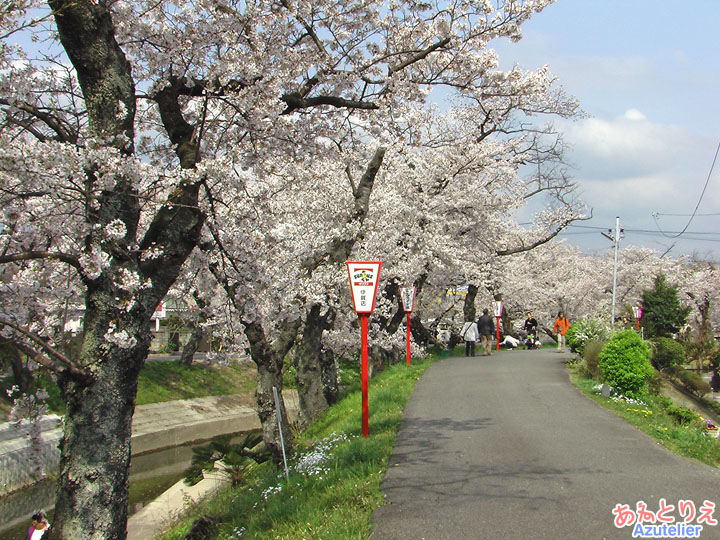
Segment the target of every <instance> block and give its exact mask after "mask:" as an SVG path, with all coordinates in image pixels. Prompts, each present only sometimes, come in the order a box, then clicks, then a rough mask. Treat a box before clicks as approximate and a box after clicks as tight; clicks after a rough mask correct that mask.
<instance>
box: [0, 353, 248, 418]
mask: <svg viewBox="0 0 720 540" xmlns="http://www.w3.org/2000/svg"><path fill="white" fill-rule="evenodd" d="M256 381H257V370H256V368H255V364H253V363H252V362H250V363H232V364H230V365H227V366H221V365H211V366H207V365H204V364H193V365H191V366H183V365H182V364H180V363H179V362H178V361H177V360H175V361H169V362H156V361H150V362H146V363H145V366H144V367H143V369H142V371H141V372H140V379H139V381H138V393H137V405H147V404H149V403H159V402H162V401H173V400H176V399H190V398H195V397H205V396H221V395H228V394H246V395H251V394H253V392H254V391H255V386H256ZM12 385H13V381H12V377H6V378H4V379H2V380H0V391H2V393H3V394H2V399H0V421H1V422H6V421H7V417H8V413H9V412H10V408H11V407H12V402H11V401H10V400H9V399H8V398H7V394H6V390H7V389H8V388H10V387H11V386H12ZM37 386H38V388H45V389H46V390H47V392H48V394H49V396H50V397H49V398H48V400H47V403H48V405H49V407H50V410H51V411H52V412H54V413H56V414H62V411H63V409H64V405H63V401H62V398H61V396H60V389H59V388H58V386H57V384H55V382H53V380H52V379H51V378H50V377H49V376H47V375H40V377H39V379H38V383H37Z"/></svg>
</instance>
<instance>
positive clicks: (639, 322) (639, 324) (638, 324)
mask: <svg viewBox="0 0 720 540" xmlns="http://www.w3.org/2000/svg"><path fill="white" fill-rule="evenodd" d="M637 321H638V332H639V331H640V318H639V317H638V320H637Z"/></svg>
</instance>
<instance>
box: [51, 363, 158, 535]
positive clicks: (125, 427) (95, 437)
mask: <svg viewBox="0 0 720 540" xmlns="http://www.w3.org/2000/svg"><path fill="white" fill-rule="evenodd" d="M146 352H147V349H146ZM139 356H140V355H139V354H138V353H137V352H136V353H135V354H134V358H132V359H128V358H127V356H126V355H124V354H121V353H115V354H112V355H110V356H109V357H108V358H106V359H105V366H106V369H104V370H102V371H100V372H98V373H97V376H96V377H95V378H94V379H93V381H92V382H91V383H90V384H88V385H81V384H78V383H77V382H75V381H64V382H63V383H62V384H61V386H62V390H63V396H64V398H65V400H66V404H67V410H66V413H65V423H64V426H65V436H64V438H63V440H62V443H61V445H60V451H61V461H60V470H59V476H58V495H57V500H56V504H55V517H54V519H53V525H52V532H51V535H50V536H49V538H51V539H54V538H58V539H60V538H62V539H64V540H84V539H88V540H91V539H123V538H125V537H126V528H127V506H128V489H129V479H128V477H129V470H130V438H131V435H132V417H133V412H134V407H135V394H136V391H137V378H138V372H139V369H138V366H139V365H140V364H141V362H140V360H139ZM131 366H134V367H131Z"/></svg>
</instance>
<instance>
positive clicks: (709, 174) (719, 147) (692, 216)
mask: <svg viewBox="0 0 720 540" xmlns="http://www.w3.org/2000/svg"><path fill="white" fill-rule="evenodd" d="M719 153H720V143H718V147H717V150H715V157H714V158H713V162H712V165H711V166H710V172H709V173H708V176H707V179H706V180H705V186H704V187H703V190H702V193H700V198H699V199H698V202H697V204H696V205H695V210H693V213H692V215H691V216H690V219H689V220H688V222H687V223H686V224H685V227H684V228H683V230H682V231H680V232H679V233H678V234H674V235H673V234H667V233H665V232H663V230H662V229H661V228H660V224H659V223H658V220H657V218H658V214H657V213H654V214H653V215H652V216H653V219H654V220H655V226H656V227H657V228H658V231H660V232H661V233H662V235H663V236H664V237H665V238H679V237H680V236H682V235H683V234H685V231H687V229H688V227H689V226H690V224H691V223H692V221H693V219H695V215H696V214H697V211H698V208H699V207H700V203H701V202H702V200H703V197H704V196H705V190H707V187H708V184H709V183H710V178H711V177H712V173H713V170H714V169H715V163H716V162H717V158H718V154H719Z"/></svg>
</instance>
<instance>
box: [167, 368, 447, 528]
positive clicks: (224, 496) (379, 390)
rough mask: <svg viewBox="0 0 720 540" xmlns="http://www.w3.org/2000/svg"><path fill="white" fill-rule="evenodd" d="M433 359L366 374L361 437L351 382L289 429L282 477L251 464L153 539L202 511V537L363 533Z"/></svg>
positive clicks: (278, 472)
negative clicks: (291, 439)
mask: <svg viewBox="0 0 720 540" xmlns="http://www.w3.org/2000/svg"><path fill="white" fill-rule="evenodd" d="M434 359H435V358H431V359H428V360H424V361H417V360H413V363H412V365H411V366H407V365H406V364H404V363H401V364H398V365H395V366H393V367H391V368H389V369H387V370H385V371H383V372H382V373H379V374H378V375H377V376H375V377H373V378H372V379H371V381H370V390H369V403H370V422H369V425H370V436H369V437H368V438H363V437H362V436H361V392H360V391H359V389H358V388H357V384H354V383H353V385H352V386H351V388H350V389H348V391H347V392H346V393H345V396H344V398H343V399H342V400H341V401H340V402H339V403H337V404H336V405H335V406H333V407H332V408H331V409H330V410H329V411H328V412H327V413H326V414H325V415H324V416H323V417H322V418H320V419H319V420H317V421H316V422H314V423H313V424H312V425H311V426H310V427H309V428H308V429H306V430H305V431H304V432H303V433H301V434H299V435H297V437H298V438H297V441H296V442H297V448H298V450H299V451H298V453H297V454H294V455H293V457H292V458H291V460H290V469H291V472H290V477H289V482H287V481H286V480H285V476H284V473H283V472H282V469H281V468H277V467H275V466H274V465H273V464H271V463H266V464H263V465H260V466H257V467H256V468H255V469H254V470H253V471H252V472H251V473H250V474H249V475H248V483H247V485H246V486H244V487H241V488H237V489H235V488H231V487H227V488H225V489H224V490H223V491H222V492H221V493H220V494H219V495H218V496H217V497H215V498H214V499H212V500H210V501H207V502H205V503H201V504H199V505H196V506H194V507H193V509H192V510H191V513H190V514H189V515H188V516H186V517H185V518H183V520H182V521H181V522H180V523H179V524H178V525H177V526H176V527H175V528H173V529H172V530H170V531H168V532H167V533H166V534H165V535H163V536H162V537H161V538H162V539H163V540H179V539H182V538H185V535H186V534H187V532H188V531H189V529H190V527H191V525H192V523H193V522H194V521H195V520H197V519H199V518H204V519H206V520H208V522H209V523H211V524H212V525H211V529H212V534H210V535H207V536H204V538H218V539H230V538H233V539H234V538H243V539H249V538H252V539H268V540H271V539H275V538H283V539H284V540H295V539H296V540H301V539H304V538H322V539H323V540H333V539H335V540H349V539H353V538H356V539H367V538H368V537H369V536H370V534H371V513H372V511H373V509H375V508H377V507H378V506H381V505H382V504H383V503H384V500H383V496H382V494H381V491H380V482H381V480H382V478H383V476H384V474H385V470H386V468H387V463H388V459H389V456H390V454H391V452H392V449H393V446H394V444H395V435H396V431H397V428H398V426H399V424H400V421H401V420H402V416H403V409H404V407H405V404H406V402H407V400H408V398H409V396H410V394H411V393H412V391H413V389H414V387H415V383H416V382H417V380H418V379H419V378H420V376H421V375H422V373H423V372H424V371H425V369H426V368H427V367H428V366H429V365H430V364H431V363H432V362H433V361H434Z"/></svg>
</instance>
